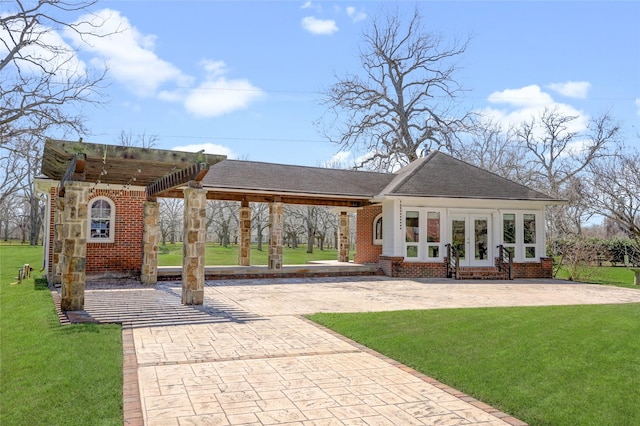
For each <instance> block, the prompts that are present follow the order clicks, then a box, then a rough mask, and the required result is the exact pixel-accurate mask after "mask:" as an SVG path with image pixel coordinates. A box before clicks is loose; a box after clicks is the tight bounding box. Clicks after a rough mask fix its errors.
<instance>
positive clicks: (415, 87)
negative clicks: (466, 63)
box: [321, 10, 470, 170]
mask: <svg viewBox="0 0 640 426" xmlns="http://www.w3.org/2000/svg"><path fill="white" fill-rule="evenodd" d="M467 44H468V41H465V42H463V43H460V42H454V43H452V44H451V45H445V43H444V41H443V38H442V37H441V36H440V35H436V34H431V33H428V32H425V31H424V30H423V28H422V24H421V17H420V14H419V12H418V11H417V10H416V11H415V12H414V14H413V16H412V18H411V19H410V20H409V22H408V23H406V22H403V21H402V19H401V18H400V17H399V16H398V15H397V14H396V15H393V16H387V17H386V18H383V19H376V20H374V21H373V23H372V25H371V27H370V28H369V30H368V31H366V32H365V33H364V35H363V46H362V48H361V51H360V61H361V64H362V70H363V71H364V75H363V76H360V75H358V74H348V75H346V76H344V77H336V78H337V82H336V83H335V84H334V85H333V86H331V87H330V88H329V89H328V90H326V91H325V92H324V94H323V99H322V102H323V104H324V105H326V106H328V111H327V114H325V117H327V116H330V114H331V113H333V117H334V122H336V123H337V122H338V121H339V120H340V121H342V120H344V122H343V123H342V124H338V123H337V128H336V129H335V130H334V129H331V125H333V123H331V125H330V126H329V127H328V128H327V127H325V128H323V129H322V130H321V131H322V132H323V133H324V135H325V137H327V138H328V139H330V140H332V141H333V142H335V143H337V144H338V145H340V147H341V149H344V150H351V149H364V150H365V152H367V157H366V159H365V160H363V161H362V162H361V165H367V166H369V167H371V166H373V167H372V168H375V169H379V170H384V169H390V168H393V167H394V166H397V165H398V164H401V165H404V164H407V163H409V162H411V161H413V160H415V159H416V158H419V157H421V156H423V155H424V154H425V153H426V152H428V151H429V150H432V149H437V148H445V149H447V150H448V149H450V147H451V145H452V143H453V140H454V139H455V138H456V132H458V131H459V130H461V129H464V128H465V127H466V123H467V120H468V118H469V117H470V113H469V112H464V113H462V114H458V113H457V111H456V102H455V100H456V97H457V95H458V94H459V92H460V91H461V90H462V87H461V86H460V84H459V83H458V82H457V81H456V78H455V74H456V71H457V70H458V66H457V65H456V63H455V59H457V57H458V56H460V55H462V54H463V53H464V52H465V50H466V49H467ZM323 124H326V123H323Z"/></svg>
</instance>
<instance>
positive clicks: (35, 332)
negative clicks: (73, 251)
mask: <svg viewBox="0 0 640 426" xmlns="http://www.w3.org/2000/svg"><path fill="white" fill-rule="evenodd" d="M25 263H29V264H31V265H35V266H36V269H39V268H40V266H41V264H42V247H30V246H23V245H16V244H14V245H11V246H8V245H0V388H1V389H2V393H1V395H0V424H2V425H7V426H9V425H83V426H84V425H122V335H121V329H120V326H118V325H100V326H98V325H94V324H84V325H67V326H60V325H59V322H58V317H57V315H56V312H55V309H54V307H53V303H52V301H51V294H50V292H49V289H48V287H47V286H46V283H45V282H44V280H42V279H36V280H34V279H33V278H31V279H29V280H25V281H23V282H22V284H13V283H14V282H16V280H15V277H16V276H17V271H18V268H19V267H21V266H22V265H23V264H25ZM34 275H35V276H36V277H39V276H40V273H38V272H37V271H35V274H34Z"/></svg>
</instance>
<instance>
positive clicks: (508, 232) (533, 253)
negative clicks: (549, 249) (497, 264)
mask: <svg viewBox="0 0 640 426" xmlns="http://www.w3.org/2000/svg"><path fill="white" fill-rule="evenodd" d="M502 229H503V231H502V244H503V245H504V247H505V248H506V249H507V250H509V251H510V252H511V253H513V258H514V259H517V260H520V261H523V260H524V261H526V260H536V259H537V258H538V256H539V255H540V251H539V250H538V232H537V214H536V213H533V212H531V213H504V214H503V215H502Z"/></svg>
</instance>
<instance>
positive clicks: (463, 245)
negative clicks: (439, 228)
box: [451, 214, 493, 266]
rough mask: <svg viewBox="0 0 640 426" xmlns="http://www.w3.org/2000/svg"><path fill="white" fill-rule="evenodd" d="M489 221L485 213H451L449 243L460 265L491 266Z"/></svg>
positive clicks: (488, 216)
mask: <svg viewBox="0 0 640 426" xmlns="http://www.w3.org/2000/svg"><path fill="white" fill-rule="evenodd" d="M490 226H491V221H490V215H487V214H454V215H451V245H452V246H453V247H455V248H456V249H457V250H458V255H459V258H460V266H492V265H493V259H492V254H491V249H490V248H491V229H490Z"/></svg>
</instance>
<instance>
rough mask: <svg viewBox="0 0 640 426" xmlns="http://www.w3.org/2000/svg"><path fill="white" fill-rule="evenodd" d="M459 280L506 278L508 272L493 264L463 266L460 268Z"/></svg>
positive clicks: (507, 277)
mask: <svg viewBox="0 0 640 426" xmlns="http://www.w3.org/2000/svg"><path fill="white" fill-rule="evenodd" d="M460 279H461V280H508V279H509V273H508V272H507V271H506V270H503V271H500V270H499V269H498V268H497V267H495V266H483V267H480V266H463V267H461V268H460Z"/></svg>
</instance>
